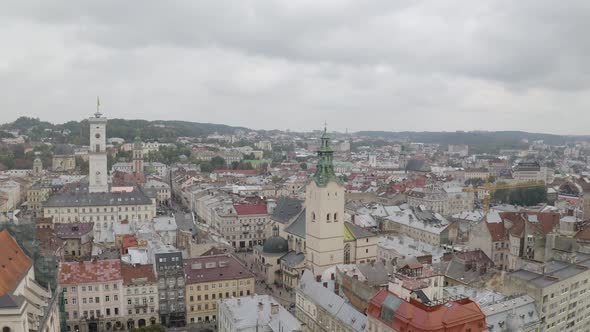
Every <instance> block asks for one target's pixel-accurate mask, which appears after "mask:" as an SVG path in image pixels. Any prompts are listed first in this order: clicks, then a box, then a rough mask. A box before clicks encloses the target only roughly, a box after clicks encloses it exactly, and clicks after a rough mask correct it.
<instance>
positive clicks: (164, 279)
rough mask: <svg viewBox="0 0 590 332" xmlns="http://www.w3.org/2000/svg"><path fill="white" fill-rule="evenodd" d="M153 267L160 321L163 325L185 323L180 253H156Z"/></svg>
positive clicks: (183, 283)
mask: <svg viewBox="0 0 590 332" xmlns="http://www.w3.org/2000/svg"><path fill="white" fill-rule="evenodd" d="M154 257H155V262H156V263H155V268H156V275H157V278H158V297H159V301H158V304H159V309H160V322H161V323H162V325H164V326H168V327H171V326H184V325H185V324H186V307H185V300H184V299H185V296H184V295H185V280H184V269H183V260H182V253H181V252H179V251H177V252H161V253H156V254H155V255H154Z"/></svg>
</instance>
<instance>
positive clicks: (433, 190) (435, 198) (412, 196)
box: [406, 184, 475, 216]
mask: <svg viewBox="0 0 590 332" xmlns="http://www.w3.org/2000/svg"><path fill="white" fill-rule="evenodd" d="M406 197H407V203H408V205H409V206H410V207H412V208H416V207H423V208H425V209H426V210H432V211H434V212H436V213H440V214H442V215H444V216H449V215H453V214H456V213H461V212H465V211H473V208H474V199H475V196H474V194H473V193H472V192H463V190H462V188H461V187H447V188H443V187H442V186H440V185H438V184H428V185H426V186H425V187H424V188H414V189H412V190H410V191H409V192H407V193H406Z"/></svg>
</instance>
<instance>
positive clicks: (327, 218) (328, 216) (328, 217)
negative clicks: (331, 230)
mask: <svg viewBox="0 0 590 332" xmlns="http://www.w3.org/2000/svg"><path fill="white" fill-rule="evenodd" d="M326 221H327V222H330V214H329V213H328V214H327V215H326Z"/></svg>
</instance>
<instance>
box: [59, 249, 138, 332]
mask: <svg viewBox="0 0 590 332" xmlns="http://www.w3.org/2000/svg"><path fill="white" fill-rule="evenodd" d="M59 285H60V286H61V288H62V289H63V293H64V304H65V315H66V323H67V324H68V326H69V330H70V331H80V332H87V331H104V330H113V329H121V328H123V326H126V322H125V321H126V317H125V315H126V314H127V313H126V312H124V311H123V308H125V306H124V305H123V303H124V300H123V298H124V296H125V293H124V289H123V276H122V275H121V261H120V260H118V259H116V260H104V261H85V262H62V263H61V264H60V267H59Z"/></svg>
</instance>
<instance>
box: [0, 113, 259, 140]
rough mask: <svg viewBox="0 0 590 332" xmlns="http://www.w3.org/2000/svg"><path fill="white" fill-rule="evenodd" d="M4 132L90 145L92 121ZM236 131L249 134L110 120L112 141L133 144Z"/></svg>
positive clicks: (28, 125)
mask: <svg viewBox="0 0 590 332" xmlns="http://www.w3.org/2000/svg"><path fill="white" fill-rule="evenodd" d="M0 129H6V130H9V129H19V130H21V131H24V132H25V133H26V134H27V135H29V136H31V138H32V139H35V140H36V139H42V138H52V139H55V140H56V141H57V142H60V143H74V144H88V135H89V127H88V120H83V121H80V122H78V121H69V122H66V123H63V124H52V123H49V122H46V121H41V120H39V119H37V118H29V117H20V118H18V119H16V120H15V121H14V122H11V123H6V124H3V125H1V126H0ZM236 130H249V129H247V128H244V127H232V126H227V125H221V124H212V123H198V122H188V121H162V120H157V121H146V120H125V119H109V122H108V125H107V136H108V137H120V138H123V139H125V140H127V141H129V140H132V139H133V138H134V137H135V135H137V132H138V131H139V133H140V135H141V137H142V139H144V140H158V141H160V142H173V141H175V140H176V139H177V138H178V137H182V136H188V137H203V136H207V135H210V134H213V133H219V134H232V133H234V132H235V131H236Z"/></svg>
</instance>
